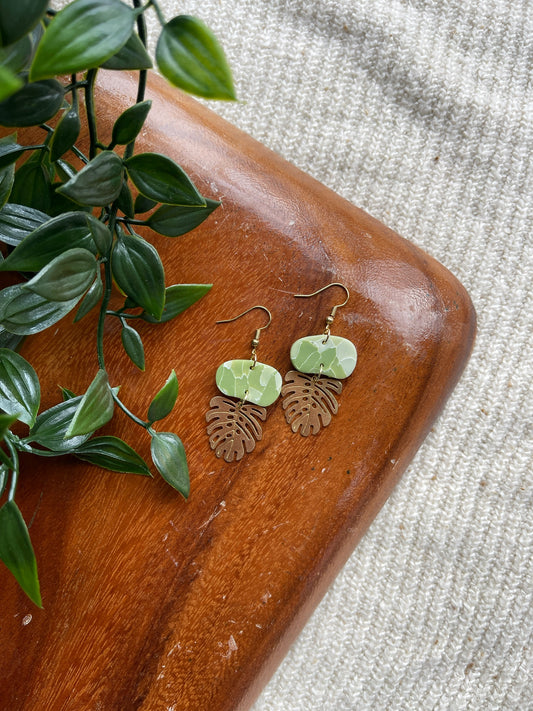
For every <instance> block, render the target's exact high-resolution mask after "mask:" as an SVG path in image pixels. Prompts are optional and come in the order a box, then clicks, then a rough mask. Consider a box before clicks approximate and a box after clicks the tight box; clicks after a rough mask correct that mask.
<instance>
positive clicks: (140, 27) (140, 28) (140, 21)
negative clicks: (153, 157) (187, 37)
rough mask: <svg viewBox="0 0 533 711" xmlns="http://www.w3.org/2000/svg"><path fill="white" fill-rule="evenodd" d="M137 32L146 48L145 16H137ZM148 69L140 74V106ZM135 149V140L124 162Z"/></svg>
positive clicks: (138, 2)
mask: <svg viewBox="0 0 533 711" xmlns="http://www.w3.org/2000/svg"><path fill="white" fill-rule="evenodd" d="M133 7H135V8H139V7H141V0H133ZM137 32H138V33H139V39H140V40H141V42H142V43H143V45H144V46H145V47H146V20H145V19H144V14H143V13H140V14H139V15H138V16H137ZM146 75H147V72H146V69H141V70H140V72H139V81H138V84H137V103H138V104H140V103H141V101H144V95H145V92H146ZM134 148H135V139H133V141H131V143H128V145H127V146H126V150H125V151H124V160H127V159H128V158H131V156H132V155H133V149H134Z"/></svg>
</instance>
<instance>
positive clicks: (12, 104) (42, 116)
mask: <svg viewBox="0 0 533 711" xmlns="http://www.w3.org/2000/svg"><path fill="white" fill-rule="evenodd" d="M63 93H64V92H63V87H62V86H61V84H60V83H59V82H58V81H56V80H55V79H46V80H45V81H36V82H34V83H30V84H25V85H24V86H23V87H22V88H21V89H19V90H18V91H16V92H15V93H14V94H12V95H11V96H10V97H9V98H7V99H4V100H3V101H0V124H1V125H2V126H35V125H36V124H39V123H44V122H45V121H48V120H49V119H51V118H52V116H55V115H56V114H57V112H58V111H59V109H60V108H61V105H62V104H63Z"/></svg>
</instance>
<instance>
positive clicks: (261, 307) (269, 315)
mask: <svg viewBox="0 0 533 711" xmlns="http://www.w3.org/2000/svg"><path fill="white" fill-rule="evenodd" d="M254 309H263V311H266V313H267V314H268V322H267V323H266V324H265V325H264V326H261V328H258V329H257V330H258V331H264V329H265V328H268V327H269V326H270V322H271V321H272V314H271V313H270V311H269V310H268V309H267V307H266V306H260V305H259V304H258V305H257V306H250V308H249V309H246V311H243V312H242V314H239V315H238V316H234V317H233V318H226V319H224V320H222V321H217V323H231V322H232V321H236V320H237V319H238V318H240V317H241V316H244V315H245V314H248V313H250V311H253V310H254Z"/></svg>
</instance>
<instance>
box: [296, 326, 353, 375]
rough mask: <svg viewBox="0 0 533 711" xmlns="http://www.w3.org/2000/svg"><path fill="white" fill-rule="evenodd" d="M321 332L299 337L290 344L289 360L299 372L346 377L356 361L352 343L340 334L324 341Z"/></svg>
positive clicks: (350, 372)
mask: <svg viewBox="0 0 533 711" xmlns="http://www.w3.org/2000/svg"><path fill="white" fill-rule="evenodd" d="M324 339H325V336H324V334H323V333H321V334H319V335H318V336H305V337H304V338H299V339H298V340H297V341H295V342H294V343H293V344H292V346H291V361H292V364H293V366H294V367H295V368H296V370H299V371H300V372H301V373H313V374H316V373H320V365H321V364H322V366H323V368H322V375H326V376H328V377H331V378H339V379H342V378H347V377H348V376H349V375H351V374H352V373H353V370H354V368H355V364H356V363H357V351H356V349H355V346H354V344H353V343H352V342H351V341H349V340H348V339H347V338H342V337H341V336H330V337H329V338H328V340H327V341H326V343H324Z"/></svg>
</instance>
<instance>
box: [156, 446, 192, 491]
mask: <svg viewBox="0 0 533 711" xmlns="http://www.w3.org/2000/svg"><path fill="white" fill-rule="evenodd" d="M151 453H152V461H153V463H154V465H155V467H156V469H157V471H158V472H159V473H160V474H161V476H162V477H163V479H164V480H165V481H166V482H167V483H168V484H170V486H172V487H173V488H174V489H176V491H179V492H180V494H182V495H183V496H184V497H185V498H187V497H188V496H189V491H190V483H189V467H188V466H187V458H186V456H185V449H184V447H183V443H182V441H181V439H180V438H179V437H178V436H177V435H175V434H174V433H173V432H154V433H153V435H152V443H151Z"/></svg>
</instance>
